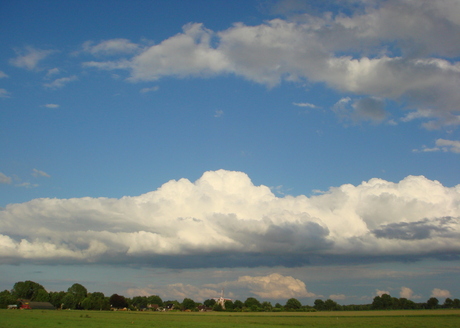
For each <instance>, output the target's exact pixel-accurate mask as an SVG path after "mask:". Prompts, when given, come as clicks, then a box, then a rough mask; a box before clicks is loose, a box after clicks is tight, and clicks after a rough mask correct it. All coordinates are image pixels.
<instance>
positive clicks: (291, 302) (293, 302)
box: [284, 298, 302, 310]
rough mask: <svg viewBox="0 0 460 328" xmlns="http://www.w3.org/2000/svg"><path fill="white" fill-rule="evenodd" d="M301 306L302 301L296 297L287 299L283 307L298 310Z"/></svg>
mask: <svg viewBox="0 0 460 328" xmlns="http://www.w3.org/2000/svg"><path fill="white" fill-rule="evenodd" d="M301 307H302V303H300V301H299V300H298V299H296V298H290V299H288V300H287V302H286V305H284V308H285V309H286V310H299V309H300V308H301Z"/></svg>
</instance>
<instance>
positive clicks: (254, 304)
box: [244, 297, 261, 311]
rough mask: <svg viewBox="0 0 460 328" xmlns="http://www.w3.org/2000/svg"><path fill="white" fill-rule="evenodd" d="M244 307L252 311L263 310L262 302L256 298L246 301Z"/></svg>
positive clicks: (249, 298)
mask: <svg viewBox="0 0 460 328" xmlns="http://www.w3.org/2000/svg"><path fill="white" fill-rule="evenodd" d="M244 306H245V307H246V308H247V309H250V310H251V311H259V309H260V308H261V304H260V302H259V301H258V300H257V299H255V298H254V297H248V298H247V299H246V301H244Z"/></svg>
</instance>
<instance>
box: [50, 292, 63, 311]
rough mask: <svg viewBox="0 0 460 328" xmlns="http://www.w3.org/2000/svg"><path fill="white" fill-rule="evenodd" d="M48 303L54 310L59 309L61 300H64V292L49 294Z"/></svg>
mask: <svg viewBox="0 0 460 328" xmlns="http://www.w3.org/2000/svg"><path fill="white" fill-rule="evenodd" d="M49 295H50V300H49V301H50V303H51V304H53V305H54V307H55V308H56V309H60V308H61V305H62V303H63V302H62V300H63V299H64V296H65V295H66V292H64V291H61V292H50V293H49Z"/></svg>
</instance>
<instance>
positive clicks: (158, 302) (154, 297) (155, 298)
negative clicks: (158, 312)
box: [147, 295, 163, 306]
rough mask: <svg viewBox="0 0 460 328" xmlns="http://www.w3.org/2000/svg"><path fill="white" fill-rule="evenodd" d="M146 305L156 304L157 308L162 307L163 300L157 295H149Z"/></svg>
mask: <svg viewBox="0 0 460 328" xmlns="http://www.w3.org/2000/svg"><path fill="white" fill-rule="evenodd" d="M147 304H152V305H153V304H156V305H158V306H163V300H162V299H161V297H160V296H158V295H151V296H149V297H147Z"/></svg>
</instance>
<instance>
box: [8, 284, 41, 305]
mask: <svg viewBox="0 0 460 328" xmlns="http://www.w3.org/2000/svg"><path fill="white" fill-rule="evenodd" d="M42 289H43V290H45V287H43V286H42V285H40V284H38V283H36V282H34V281H31V280H26V281H19V282H17V283H15V284H14V286H13V290H12V291H11V294H13V295H14V297H16V299H18V298H23V299H27V300H31V301H34V300H35V297H36V296H37V293H38V291H39V290H42Z"/></svg>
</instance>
